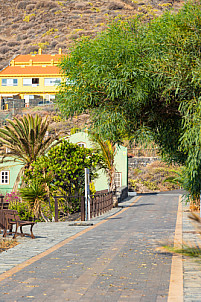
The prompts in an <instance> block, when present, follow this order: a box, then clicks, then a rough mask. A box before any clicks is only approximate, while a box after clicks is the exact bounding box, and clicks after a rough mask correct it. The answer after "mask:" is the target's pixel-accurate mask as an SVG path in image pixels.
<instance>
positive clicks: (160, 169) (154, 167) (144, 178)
mask: <svg viewBox="0 0 201 302" xmlns="http://www.w3.org/2000/svg"><path fill="white" fill-rule="evenodd" d="M180 169H181V168H180V167H179V166H176V165H168V164H166V163H164V162H161V161H159V160H158V161H155V162H153V163H151V164H148V165H147V166H146V167H144V166H142V167H140V168H135V169H133V171H131V172H129V174H130V175H129V179H130V180H129V188H130V189H133V190H134V191H136V192H139V193H149V192H156V191H169V190H175V189H179V188H180V185H179V184H177V183H176V182H175V183H174V182H171V181H170V180H171V179H174V178H175V177H177V176H178V175H177V172H179V171H180Z"/></svg>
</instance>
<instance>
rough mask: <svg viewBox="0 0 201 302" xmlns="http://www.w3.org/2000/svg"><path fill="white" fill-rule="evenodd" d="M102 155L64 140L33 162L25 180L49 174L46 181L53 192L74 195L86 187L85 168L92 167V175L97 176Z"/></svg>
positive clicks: (41, 177)
mask: <svg viewBox="0 0 201 302" xmlns="http://www.w3.org/2000/svg"><path fill="white" fill-rule="evenodd" d="M101 163H102V157H101V156H100V155H99V154H97V153H93V151H92V150H91V149H87V148H82V147H79V146H77V145H75V144H72V143H69V142H68V141H66V140H63V141H62V142H61V143H60V144H59V145H57V146H55V147H53V148H52V149H51V150H50V151H49V152H48V154H47V155H45V156H43V157H40V158H39V159H38V160H37V161H36V162H34V163H33V165H32V169H31V170H30V171H28V170H27V171H26V173H25V175H26V177H25V181H26V182H27V183H28V182H29V181H30V180H31V179H33V178H35V177H37V179H38V180H39V181H41V182H42V181H43V179H44V175H48V174H49V179H48V181H46V183H47V185H48V186H49V188H50V191H51V192H53V191H54V192H56V191H58V192H59V195H62V194H64V195H74V194H75V193H76V192H81V191H82V190H83V188H84V169H85V168H90V172H91V177H92V178H93V177H95V176H96V167H97V165H101Z"/></svg>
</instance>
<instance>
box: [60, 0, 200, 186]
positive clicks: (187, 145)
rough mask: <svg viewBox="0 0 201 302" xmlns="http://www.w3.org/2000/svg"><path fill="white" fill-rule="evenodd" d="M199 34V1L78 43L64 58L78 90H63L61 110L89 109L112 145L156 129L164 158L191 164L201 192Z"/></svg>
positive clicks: (65, 71) (119, 24)
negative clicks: (200, 176) (199, 178)
mask: <svg viewBox="0 0 201 302" xmlns="http://www.w3.org/2000/svg"><path fill="white" fill-rule="evenodd" d="M200 33H201V2H200V0H198V1H190V2H188V3H186V4H184V6H183V8H182V9H181V10H180V11H179V12H178V13H177V14H176V13H173V12H166V13H165V14H164V15H162V16H161V17H159V18H156V19H154V20H152V21H150V22H147V23H143V22H142V21H141V19H140V17H136V18H134V19H129V20H127V21H122V20H118V19H117V20H116V21H115V22H113V23H112V24H111V25H109V26H108V29H107V30H106V31H104V32H102V33H100V35H98V36H97V37H96V38H94V39H87V38H83V39H82V40H81V41H79V42H77V44H76V45H75V47H74V49H73V50H72V52H71V54H70V56H67V57H65V58H64V59H63V61H62V63H61V65H60V66H61V69H62V72H63V74H64V76H66V77H68V78H69V79H70V80H71V83H72V85H71V86H68V85H65V84H64V85H62V86H60V92H59V95H58V106H59V107H60V109H61V111H62V112H63V114H65V115H66V116H72V115H74V114H80V113H83V112H85V111H88V110H90V112H91V114H92V117H94V120H93V121H94V125H95V126H96V127H98V129H99V133H102V134H103V135H105V136H106V137H108V136H109V137H110V139H112V140H113V141H118V140H119V139H120V137H125V136H126V135H127V136H128V137H129V138H132V137H133V136H134V135H135V134H136V130H137V131H139V129H140V128H141V127H145V128H147V129H149V130H150V131H151V133H152V135H153V137H154V140H155V142H156V143H157V144H158V145H159V147H160V148H161V151H162V154H163V155H164V156H165V155H167V156H168V158H169V159H171V160H174V161H177V162H179V163H183V164H185V165H186V167H187V169H188V175H189V177H190V178H189V180H191V184H192V186H194V184H195V183H196V186H197V185H198V182H197V181H198V176H199V175H200V172H199V171H201V160H200V134H199V133H200V123H199V120H200V115H201V113H200V95H201V76H200V66H201V55H200V49H201V34H200ZM192 188H193V187H192ZM194 188H195V186H194ZM200 189H201V184H199V185H198V187H197V188H196V190H197V191H198V190H200Z"/></svg>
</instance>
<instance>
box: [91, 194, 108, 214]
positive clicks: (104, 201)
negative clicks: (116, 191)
mask: <svg viewBox="0 0 201 302" xmlns="http://www.w3.org/2000/svg"><path fill="white" fill-rule="evenodd" d="M112 207H113V193H112V192H106V193H98V194H94V195H91V196H90V218H93V217H96V216H99V215H102V214H104V213H105V212H108V211H109V210H111V209H112Z"/></svg>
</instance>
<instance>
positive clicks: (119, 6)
mask: <svg viewBox="0 0 201 302" xmlns="http://www.w3.org/2000/svg"><path fill="white" fill-rule="evenodd" d="M108 8H109V9H110V10H117V9H122V8H124V5H123V4H121V3H119V2H111V3H110V4H109V6H108Z"/></svg>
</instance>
